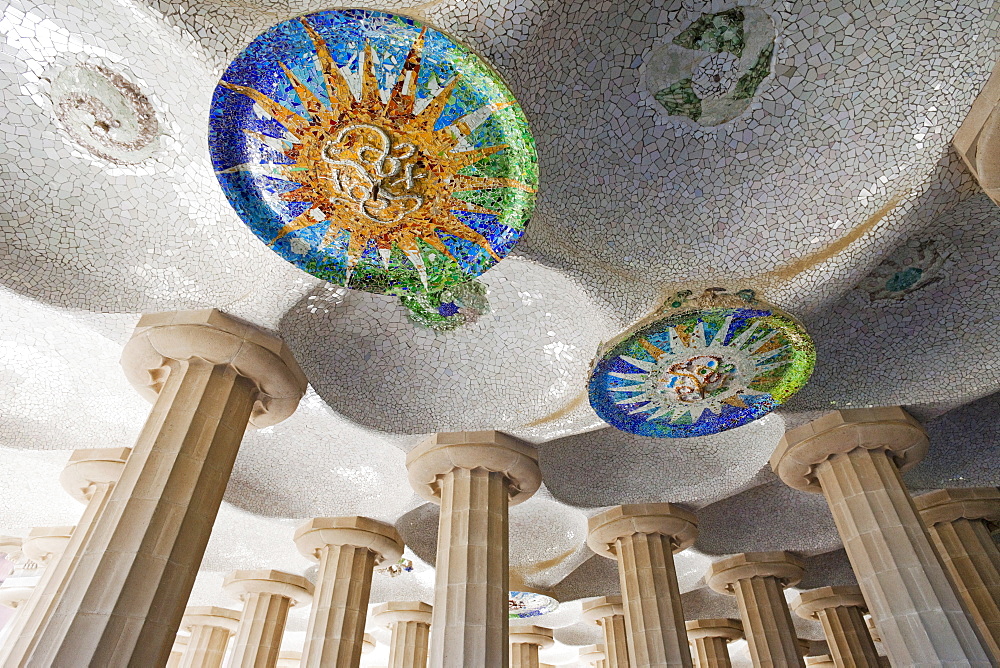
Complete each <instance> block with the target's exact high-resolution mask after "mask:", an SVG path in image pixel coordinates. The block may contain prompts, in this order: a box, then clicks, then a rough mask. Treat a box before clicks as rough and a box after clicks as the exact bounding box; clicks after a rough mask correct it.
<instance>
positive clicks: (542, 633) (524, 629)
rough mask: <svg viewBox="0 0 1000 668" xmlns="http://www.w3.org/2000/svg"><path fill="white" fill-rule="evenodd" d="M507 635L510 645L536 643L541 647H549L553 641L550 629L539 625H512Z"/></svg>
mask: <svg viewBox="0 0 1000 668" xmlns="http://www.w3.org/2000/svg"><path fill="white" fill-rule="evenodd" d="M507 637H508V638H509V639H510V643H511V644H512V645H513V644H520V645H538V646H539V647H541V648H542V649H545V648H546V647H551V646H552V644H553V643H554V642H555V641H554V640H553V639H552V629H546V628H543V627H541V626H512V627H510V631H509V632H508V634H507Z"/></svg>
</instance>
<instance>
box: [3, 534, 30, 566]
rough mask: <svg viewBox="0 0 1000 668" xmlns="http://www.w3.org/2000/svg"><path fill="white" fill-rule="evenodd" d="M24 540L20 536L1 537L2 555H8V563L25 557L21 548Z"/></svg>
mask: <svg viewBox="0 0 1000 668" xmlns="http://www.w3.org/2000/svg"><path fill="white" fill-rule="evenodd" d="M23 542H24V539H23V538H21V537H20V536H0V554H3V555H6V556H7V560H8V561H15V562H16V561H17V560H18V559H20V558H21V557H22V556H24V551H23V550H22V548H21V545H22V543H23Z"/></svg>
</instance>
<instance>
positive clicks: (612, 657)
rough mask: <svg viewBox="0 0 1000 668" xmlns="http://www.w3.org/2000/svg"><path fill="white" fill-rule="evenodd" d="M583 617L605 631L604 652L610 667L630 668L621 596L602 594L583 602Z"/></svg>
mask: <svg viewBox="0 0 1000 668" xmlns="http://www.w3.org/2000/svg"><path fill="white" fill-rule="evenodd" d="M583 619H584V621H587V622H590V623H592V624H597V625H598V626H600V627H601V630H602V631H603V632H604V645H603V650H602V651H603V652H604V655H605V658H604V660H605V661H606V664H607V667H608V668H628V666H629V663H628V635H627V634H626V632H625V606H624V605H623V604H622V597H621V596H602V597H600V598H594V599H591V600H589V601H584V602H583Z"/></svg>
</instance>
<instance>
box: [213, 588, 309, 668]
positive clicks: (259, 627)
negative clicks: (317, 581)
mask: <svg viewBox="0 0 1000 668" xmlns="http://www.w3.org/2000/svg"><path fill="white" fill-rule="evenodd" d="M222 588H223V589H224V590H225V591H226V592H228V593H229V594H230V595H232V596H233V597H235V598H237V599H239V600H240V601H242V602H243V611H242V613H241V614H240V624H239V627H238V628H237V629H236V638H235V639H234V641H233V651H232V654H231V656H230V658H229V666H230V668H274V666H276V665H277V663H278V655H279V654H280V653H281V639H282V638H283V637H284V634H285V623H286V622H287V621H288V611H289V609H290V608H292V607H293V606H295V605H302V604H306V603H308V602H309V601H311V600H312V592H313V586H312V583H310V582H309V581H308V580H306V579H305V578H304V577H302V576H301V575H294V574H292V573H284V572H282V571H275V570H256V571H249V570H244V571H234V572H233V573H230V574H229V575H228V576H227V577H226V579H225V581H224V582H223V585H222Z"/></svg>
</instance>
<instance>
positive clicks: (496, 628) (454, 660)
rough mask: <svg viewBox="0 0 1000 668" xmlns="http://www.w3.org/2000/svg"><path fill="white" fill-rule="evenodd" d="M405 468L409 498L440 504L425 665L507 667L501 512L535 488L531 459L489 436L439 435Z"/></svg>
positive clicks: (504, 518) (521, 448)
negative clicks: (410, 489)
mask: <svg viewBox="0 0 1000 668" xmlns="http://www.w3.org/2000/svg"><path fill="white" fill-rule="evenodd" d="M406 468H407V473H408V475H409V480H410V484H411V486H412V487H413V488H414V490H416V491H417V493H418V494H420V495H422V496H423V497H424V498H427V499H430V500H432V501H435V502H438V503H440V504H441V515H440V521H439V525H438V542H437V563H436V569H435V584H434V618H433V622H432V628H433V629H434V630H433V633H432V634H431V646H430V665H431V666H433V667H434V668H491V667H493V666H506V665H507V663H508V660H509V646H508V642H507V615H508V602H507V601H508V597H509V589H510V588H509V578H510V573H509V552H508V549H509V548H508V526H509V523H508V514H507V512H508V508H509V506H510V505H511V504H516V503H520V502H522V501H525V500H527V499H528V498H529V497H530V496H531V495H532V494H534V493H535V491H536V490H537V489H538V487H539V485H540V484H541V479H542V477H541V472H540V470H539V469H538V452H537V451H536V450H535V448H534V447H532V446H530V445H528V444H526V443H523V442H521V441H519V440H517V439H515V438H512V437H510V436H507V435H505V434H502V433H500V432H496V431H477V432H452V433H439V434H435V435H433V436H432V437H430V438H429V439H428V440H426V441H425V442H424V443H422V444H420V445H418V446H417V447H416V448H415V449H413V450H412V451H410V453H409V454H408V455H407V457H406Z"/></svg>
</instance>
